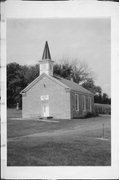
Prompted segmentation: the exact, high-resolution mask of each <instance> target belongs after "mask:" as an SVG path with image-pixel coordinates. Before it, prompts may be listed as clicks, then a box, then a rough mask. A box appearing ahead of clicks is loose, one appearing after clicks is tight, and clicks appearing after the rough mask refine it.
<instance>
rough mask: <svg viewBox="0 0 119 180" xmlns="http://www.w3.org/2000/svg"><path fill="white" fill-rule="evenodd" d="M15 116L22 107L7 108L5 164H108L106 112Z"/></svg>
mask: <svg viewBox="0 0 119 180" xmlns="http://www.w3.org/2000/svg"><path fill="white" fill-rule="evenodd" d="M13 117H15V118H16V119H14V120H13V119H12V118H13ZM17 117H21V111H16V110H13V109H11V110H10V109H9V110H8V121H7V136H8V145H7V164H8V166H110V165H111V127H110V126H111V117H110V116H109V115H100V116H98V117H93V118H87V119H72V120H48V121H49V122H47V121H40V120H35V119H33V120H18V119H17ZM55 121H56V122H55ZM57 121H58V122H57ZM103 127H104V129H103ZM102 136H104V138H102Z"/></svg>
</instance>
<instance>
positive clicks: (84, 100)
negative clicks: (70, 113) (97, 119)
mask: <svg viewBox="0 0 119 180" xmlns="http://www.w3.org/2000/svg"><path fill="white" fill-rule="evenodd" d="M82 99H83V103H82V106H83V107H82V109H83V111H86V96H85V95H83V96H82Z"/></svg>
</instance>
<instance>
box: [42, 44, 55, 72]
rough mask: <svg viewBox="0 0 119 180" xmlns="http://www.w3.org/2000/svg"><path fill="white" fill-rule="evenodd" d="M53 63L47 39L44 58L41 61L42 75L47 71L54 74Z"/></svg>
mask: <svg viewBox="0 0 119 180" xmlns="http://www.w3.org/2000/svg"><path fill="white" fill-rule="evenodd" d="M53 63H54V61H52V60H51V55H50V51H49V46H48V42H47V41H46V43H45V47H44V51H43V56H42V60H41V61H39V70H40V75H41V74H42V73H46V74H47V75H50V76H53Z"/></svg>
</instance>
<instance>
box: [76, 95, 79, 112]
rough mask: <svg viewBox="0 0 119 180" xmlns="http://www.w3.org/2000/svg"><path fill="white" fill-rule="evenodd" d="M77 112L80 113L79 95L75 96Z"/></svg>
mask: <svg viewBox="0 0 119 180" xmlns="http://www.w3.org/2000/svg"><path fill="white" fill-rule="evenodd" d="M75 111H79V94H75Z"/></svg>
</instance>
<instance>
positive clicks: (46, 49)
mask: <svg viewBox="0 0 119 180" xmlns="http://www.w3.org/2000/svg"><path fill="white" fill-rule="evenodd" d="M46 59H49V60H51V55H50V50H49V46H48V42H47V41H46V42H45V47H44V51H43V56H42V60H46Z"/></svg>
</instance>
